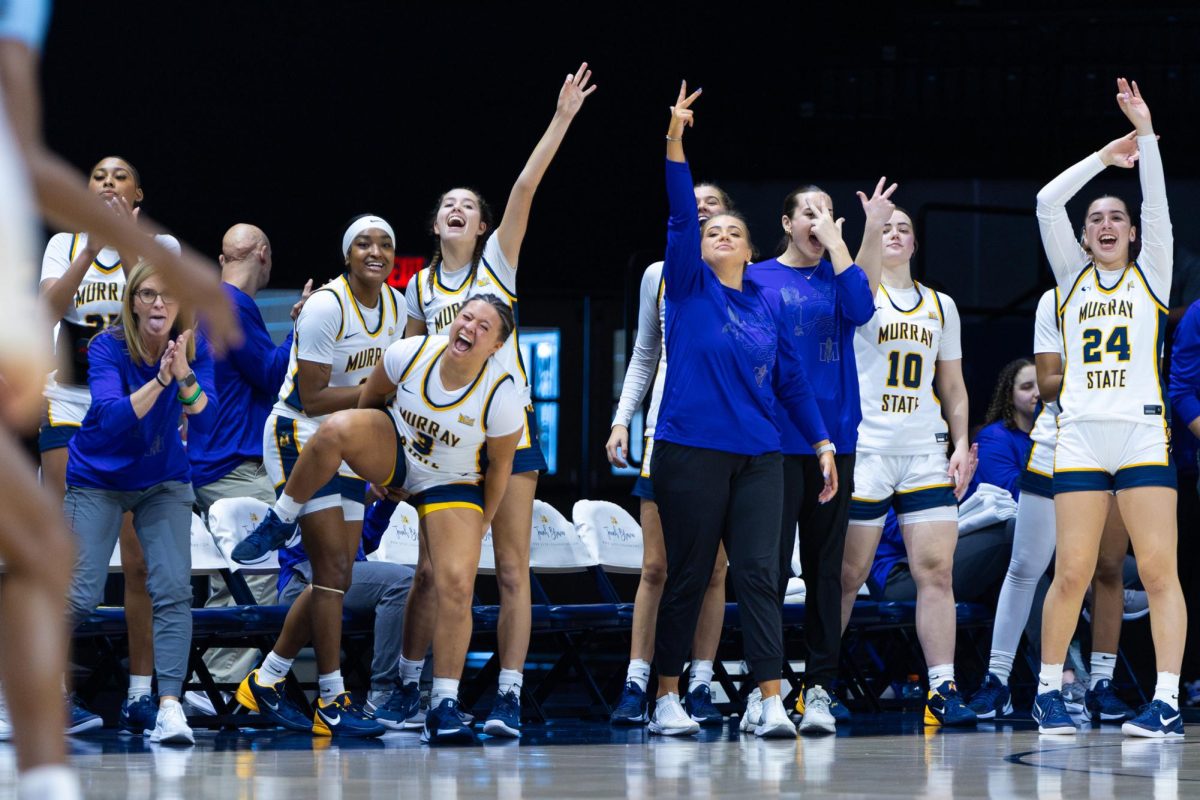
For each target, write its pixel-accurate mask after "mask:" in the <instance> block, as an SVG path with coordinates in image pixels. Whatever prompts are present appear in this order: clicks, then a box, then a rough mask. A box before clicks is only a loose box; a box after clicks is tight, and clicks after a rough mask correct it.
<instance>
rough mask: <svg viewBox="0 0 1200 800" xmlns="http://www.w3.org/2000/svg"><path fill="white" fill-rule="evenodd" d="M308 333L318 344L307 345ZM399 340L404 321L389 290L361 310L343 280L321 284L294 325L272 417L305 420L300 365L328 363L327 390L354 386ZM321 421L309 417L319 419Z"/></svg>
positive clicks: (342, 277) (346, 282)
mask: <svg viewBox="0 0 1200 800" xmlns="http://www.w3.org/2000/svg"><path fill="white" fill-rule="evenodd" d="M313 300H316V301H317V302H316V303H314V302H313ZM331 301H333V302H331ZM306 314H307V315H309V316H308V317H306V316H305V315H306ZM309 331H312V332H314V333H315V334H316V336H315V337H314V338H319V339H320V341H316V342H310V341H308V338H309ZM403 336H404V320H403V319H401V318H400V301H399V299H398V297H397V294H396V290H395V289H393V288H392V287H390V286H388V285H387V284H384V285H383V290H382V291H381V293H380V297H379V305H378V307H377V308H374V309H369V308H368V309H364V308H363V307H362V306H361V305H360V304H359V302H358V301H357V300H356V299H355V298H354V293H353V292H352V291H351V290H350V283H349V282H348V280H347V279H346V276H345V275H342V276H340V277H338V278H335V279H334V280H332V281H330V282H329V283H327V284H325V285H324V286H322V287H321V288H320V289H318V290H317V291H315V292H313V294H312V296H311V297H309V299H308V302H306V303H305V305H304V308H303V310H301V312H300V318H299V319H297V320H296V334H295V336H294V337H293V338H292V352H291V356H290V360H289V363H288V371H287V375H286V376H285V377H284V379H283V385H282V386H281V387H280V389H279V401H278V402H277V403H275V408H274V411H275V413H277V414H280V415H281V416H285V417H288V418H290V419H295V418H297V417H310V415H309V414H307V413H305V411H304V404H303V403H302V402H301V400H300V390H299V388H298V387H297V377H296V376H297V373H298V363H299V362H300V361H315V362H317V363H321V364H329V366H330V374H329V385H330V386H333V387H339V386H341V387H344V386H358V385H359V384H361V383H364V382H366V380H367V378H368V377H369V376H370V374H371V370H372V369H374V367H375V364H376V362H378V361H379V360H380V359H381V358H383V354H384V351H385V350H387V348H388V346H389V345H391V344H392V342H394V341H397V340H399V339H401V338H402V337H403ZM327 416H328V414H323V415H320V416H315V417H310V418H311V419H316V420H322V419H324V418H325V417H327Z"/></svg>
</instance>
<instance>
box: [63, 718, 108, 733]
mask: <svg viewBox="0 0 1200 800" xmlns="http://www.w3.org/2000/svg"><path fill="white" fill-rule="evenodd" d="M103 727H104V720H102V719H100V718H99V717H96V718H95V719H89V720H87V721H86V722H80V723H78V724H76V725H71V726H70V727H68V728H67V735H68V736H72V735H74V734H76V733H85V732H87V731H94V730H96V729H97V728H103Z"/></svg>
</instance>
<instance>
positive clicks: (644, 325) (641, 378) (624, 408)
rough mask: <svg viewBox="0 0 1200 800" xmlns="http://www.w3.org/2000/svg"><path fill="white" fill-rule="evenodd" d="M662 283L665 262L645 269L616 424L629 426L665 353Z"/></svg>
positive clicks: (658, 262) (656, 263)
mask: <svg viewBox="0 0 1200 800" xmlns="http://www.w3.org/2000/svg"><path fill="white" fill-rule="evenodd" d="M661 282H662V262H661V261H656V262H655V263H653V264H651V265H650V266H648V267H646V271H645V272H644V273H643V274H642V287H641V292H640V293H639V300H638V328H637V338H636V339H635V340H634V343H633V354H632V355H631V356H630V357H629V367H628V368H627V369H626V370H625V383H623V384H622V385H621V399H620V401H618V402H617V414H616V416H615V417H614V418H613V422H612V424H613V425H624V426H625V427H626V428H628V427H629V423H630V421H632V420H633V414H634V412H635V411H636V410H637V407H638V403H640V402H642V398H643V397H645V396H646V389H648V388H649V386H650V382H651V380H652V379H653V377H654V370H655V369H656V368H657V367H658V357H659V355H660V354H661V353H662V327H661V326H660V325H659V316H658V287H659V284H660V283H661Z"/></svg>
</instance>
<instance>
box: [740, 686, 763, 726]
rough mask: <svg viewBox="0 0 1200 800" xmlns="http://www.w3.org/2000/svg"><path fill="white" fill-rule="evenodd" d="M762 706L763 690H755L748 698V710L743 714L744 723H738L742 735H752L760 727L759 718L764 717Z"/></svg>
mask: <svg viewBox="0 0 1200 800" xmlns="http://www.w3.org/2000/svg"><path fill="white" fill-rule="evenodd" d="M762 704H763V701H762V690H761V689H758V688H755V690H754V691H753V692H751V693H750V694H749V696H747V697H746V710H745V711H744V712H743V713H742V721H741V722H739V723H738V730H740V731H741V732H742V733H750V732H752V731H753V730H754V729H755V728H757V727H758V721H759V718H760V717H761V716H762Z"/></svg>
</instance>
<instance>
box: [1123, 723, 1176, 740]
mask: <svg viewBox="0 0 1200 800" xmlns="http://www.w3.org/2000/svg"><path fill="white" fill-rule="evenodd" d="M1121 733H1123V734H1125V735H1126V736H1136V737H1137V738H1139V739H1182V738H1183V734H1182V733H1175V732H1174V731H1152V730H1147V729H1146V728H1143V727H1141V726H1140V725H1134V724H1133V723H1132V722H1126V723H1125V724H1124V725H1122V726H1121Z"/></svg>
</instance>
